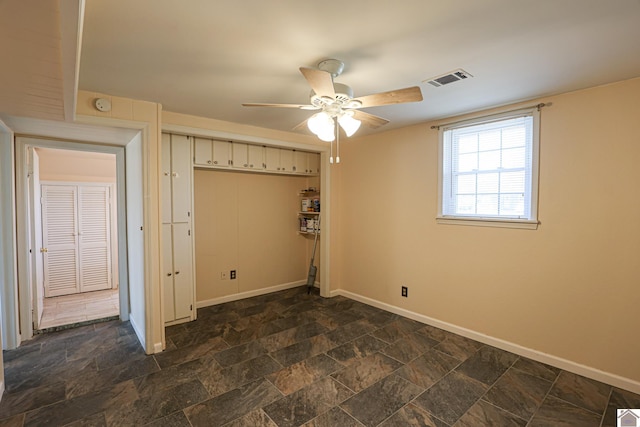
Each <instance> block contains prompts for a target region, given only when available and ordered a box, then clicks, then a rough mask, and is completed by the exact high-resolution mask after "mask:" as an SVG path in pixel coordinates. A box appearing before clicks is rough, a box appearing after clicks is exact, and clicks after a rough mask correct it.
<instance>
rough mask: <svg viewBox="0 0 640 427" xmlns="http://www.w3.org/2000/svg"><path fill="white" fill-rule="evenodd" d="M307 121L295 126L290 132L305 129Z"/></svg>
mask: <svg viewBox="0 0 640 427" xmlns="http://www.w3.org/2000/svg"><path fill="white" fill-rule="evenodd" d="M308 120H309V119H308V118H307V119H304V120H303V121H301V122H300V123H298V124H297V125H295V127H294V128H293V129H291V130H292V131H296V132H297V131H299V130H302V129H307V121H308Z"/></svg>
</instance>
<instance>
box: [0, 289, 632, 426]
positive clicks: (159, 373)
mask: <svg viewBox="0 0 640 427" xmlns="http://www.w3.org/2000/svg"><path fill="white" fill-rule="evenodd" d="M4 361H5V376H6V388H7V391H6V392H5V395H4V397H3V398H2V401H1V402H0V426H22V425H25V426H42V425H47V426H54V425H70V426H126V425H131V426H139V425H152V426H225V427H241V426H247V427H248V426H251V427H258V426H270V427H274V426H300V425H303V426H305V427H350V426H359V427H361V426H381V427H393V426H398V427H399V426H433V427H444V426H474V427H477V426H532V427H533V426H580V427H589V426H615V425H616V409H617V408H640V395H637V394H633V393H630V392H628V391H624V390H621V389H618V388H615V387H611V386H609V385H607V384H603V383H600V382H597V381H593V380H590V379H587V378H584V377H581V376H578V375H575V374H572V373H570V372H566V371H562V370H560V369H556V368H553V367H551V366H547V365H543V364H541V363H538V362H534V361H532V360H528V359H525V358H522V357H519V356H517V355H515V354H512V353H508V352H505V351H502V350H499V349H497V348H494V347H490V346H487V345H484V344H482V343H479V342H476V341H472V340H469V339H467V338H463V337H461V336H458V335H454V334H451V333H449V332H446V331H443V330H440V329H436V328H433V327H431V326H427V325H424V324H421V323H418V322H415V321H413V320H409V319H406V318H403V317H400V316H397V315H395V314H391V313H388V312H385V311H382V310H379V309H377V308H373V307H370V306H367V305H365V304H361V303H359V302H355V301H352V300H349V299H347V298H344V297H336V298H331V299H324V298H321V297H319V296H318V295H307V294H306V288H304V287H300V288H295V289H291V290H287V291H282V292H278V293H274V294H269V295H263V296H259V297H255V298H251V299H246V300H242V301H236V302H230V303H227V304H222V305H217V306H213V307H208V308H205V309H201V310H199V311H198V320H197V321H195V322H191V323H186V324H182V325H177V326H173V327H169V328H167V349H166V351H164V352H163V353H160V354H156V355H154V356H146V355H145V354H144V352H143V351H142V348H141V347H140V344H139V343H138V340H137V338H136V336H135V335H134V333H133V330H132V328H131V326H130V325H129V324H128V323H121V322H119V321H110V322H105V323H99V324H94V325H90V326H84V327H80V328H77V329H70V330H65V331H60V332H55V333H50V334H43V335H40V336H37V337H36V338H34V339H33V340H31V341H29V342H27V343H25V344H24V345H23V346H21V347H20V348H18V349H16V350H12V351H6V352H4Z"/></svg>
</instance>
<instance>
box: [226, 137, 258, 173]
mask: <svg viewBox="0 0 640 427" xmlns="http://www.w3.org/2000/svg"><path fill="white" fill-rule="evenodd" d="M231 149H232V152H233V158H232V160H231V164H232V165H233V167H234V168H242V169H256V170H261V169H264V147H263V146H261V145H252V144H245V143H243V142H232V143H231Z"/></svg>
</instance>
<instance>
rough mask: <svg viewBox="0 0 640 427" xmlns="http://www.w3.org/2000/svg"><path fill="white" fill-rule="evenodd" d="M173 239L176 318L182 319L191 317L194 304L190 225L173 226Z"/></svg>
mask: <svg viewBox="0 0 640 427" xmlns="http://www.w3.org/2000/svg"><path fill="white" fill-rule="evenodd" d="M172 237H173V285H174V291H173V300H174V304H175V318H176V319H182V318H185V317H189V316H191V308H192V304H193V288H194V286H193V280H192V266H193V256H192V253H191V233H190V227H189V224H185V223H182V224H173V236H172Z"/></svg>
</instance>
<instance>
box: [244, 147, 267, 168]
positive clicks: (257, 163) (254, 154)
mask: <svg viewBox="0 0 640 427" xmlns="http://www.w3.org/2000/svg"><path fill="white" fill-rule="evenodd" d="M247 159H248V163H249V169H264V147H263V146H262V145H253V144H250V145H249V146H248V150H247Z"/></svg>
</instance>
